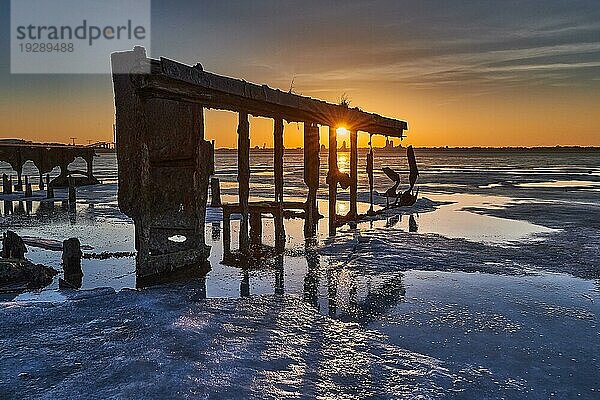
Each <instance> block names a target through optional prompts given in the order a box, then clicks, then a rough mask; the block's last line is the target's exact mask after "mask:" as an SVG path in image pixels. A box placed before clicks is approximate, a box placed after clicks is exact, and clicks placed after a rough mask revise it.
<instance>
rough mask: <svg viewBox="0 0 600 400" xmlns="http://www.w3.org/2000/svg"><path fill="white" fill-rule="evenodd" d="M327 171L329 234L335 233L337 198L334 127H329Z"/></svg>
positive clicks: (335, 136)
mask: <svg viewBox="0 0 600 400" xmlns="http://www.w3.org/2000/svg"><path fill="white" fill-rule="evenodd" d="M328 164H329V171H328V173H327V185H328V186H329V234H330V235H335V231H336V229H335V227H336V221H335V220H336V210H335V207H336V200H337V175H338V163H337V133H336V131H335V127H333V126H330V127H329V160H328Z"/></svg>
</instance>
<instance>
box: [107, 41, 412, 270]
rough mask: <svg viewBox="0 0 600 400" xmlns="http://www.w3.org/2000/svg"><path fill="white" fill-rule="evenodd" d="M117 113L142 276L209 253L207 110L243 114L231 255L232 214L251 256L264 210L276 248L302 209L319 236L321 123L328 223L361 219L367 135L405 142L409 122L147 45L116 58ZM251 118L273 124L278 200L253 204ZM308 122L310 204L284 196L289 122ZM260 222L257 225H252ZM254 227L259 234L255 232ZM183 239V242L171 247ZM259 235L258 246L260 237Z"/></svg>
mask: <svg viewBox="0 0 600 400" xmlns="http://www.w3.org/2000/svg"><path fill="white" fill-rule="evenodd" d="M112 68H113V83H114V93H115V107H116V148H117V157H118V161H119V206H120V208H121V209H122V210H123V212H124V213H125V214H127V215H129V216H131V217H132V218H133V219H134V221H135V225H136V248H137V250H138V268H137V273H138V277H145V276H150V275H153V274H158V273H165V272H167V273H168V272H169V271H171V270H172V269H173V268H175V267H181V266H184V265H186V264H190V263H194V262H197V261H198V260H199V259H201V258H203V257H206V256H207V254H208V253H207V250H206V249H205V242H204V216H205V207H206V202H207V194H208V193H207V189H208V183H209V178H210V175H211V174H212V173H213V168H214V166H213V158H212V157H213V152H214V148H213V146H212V144H211V143H210V142H207V141H205V140H204V129H203V128H204V127H203V110H204V108H207V109H219V110H228V111H233V112H237V113H238V116H239V119H238V120H239V123H238V128H237V134H238V182H239V192H238V195H239V201H238V203H236V204H223V205H222V208H223V241H224V243H225V248H226V250H227V251H228V252H230V251H231V249H230V248H229V243H230V240H231V238H230V232H231V231H230V226H229V225H230V216H231V214H234V213H236V214H240V215H241V221H240V230H239V247H240V249H239V251H240V252H241V253H242V254H248V252H249V250H250V247H251V245H252V242H253V241H254V242H256V241H257V240H260V232H259V231H257V230H259V229H260V228H259V225H261V223H260V220H261V217H262V215H263V214H271V215H273V217H274V218H275V225H276V232H278V234H276V239H275V240H276V246H275V247H276V248H277V247H280V248H281V246H282V241H283V242H285V236H284V235H283V234H282V232H283V214H284V212H285V211H288V210H297V211H299V212H301V213H302V215H303V217H304V218H305V233H306V235H307V236H311V235H314V234H315V230H316V224H317V221H318V218H319V217H320V214H319V210H318V207H317V191H318V188H319V167H320V159H319V150H320V146H319V126H328V127H329V162H328V164H329V172H328V174H327V184H328V185H329V227H330V232H331V233H335V228H336V226H338V224H339V223H340V221H344V220H348V219H352V218H356V217H357V216H358V213H357V185H358V170H357V166H358V151H357V150H358V131H362V132H366V133H369V134H371V135H372V134H381V135H386V136H391V137H398V138H402V137H403V133H404V131H405V130H406V129H407V124H406V122H404V121H400V120H395V119H391V118H386V117H382V116H380V115H377V114H371V113H367V112H365V111H362V110H360V109H358V108H349V107H347V106H344V105H337V104H331V103H327V102H324V101H321V100H316V99H313V98H310V97H305V96H300V95H296V94H293V93H290V92H283V91H281V90H278V89H272V88H270V87H268V86H266V85H256V84H252V83H248V82H246V81H244V80H239V79H233V78H229V77H225V76H221V75H217V74H213V73H210V72H206V71H204V70H203V68H202V66H201V65H200V64H197V65H195V66H188V65H185V64H182V63H179V62H176V61H173V60H169V59H166V58H161V59H158V60H157V59H149V58H147V57H146V51H145V49H144V48H142V47H136V48H134V49H133V51H128V52H121V53H114V54H113V55H112ZM249 115H252V116H255V117H266V118H271V119H273V121H274V131H273V138H274V158H273V165H274V181H275V193H274V200H273V201H271V202H258V203H252V202H250V201H249V193H250V183H249V182H250V158H249V156H250V129H249V121H248V118H249ZM284 120H285V121H287V122H301V123H303V126H304V182H305V183H306V185H307V187H308V195H307V199H306V201H305V202H288V201H285V200H284V198H283V193H284V191H283V186H284V181H283V153H284V147H283V123H284ZM339 127H345V128H346V129H348V130H349V131H350V150H351V152H350V175H349V176H348V175H346V174H342V173H341V172H340V171H339V169H338V163H337V137H336V135H337V133H336V129H337V128H339ZM338 185H342V186H343V187H347V186H350V211H349V215H346V216H338V215H337V213H336V199H337V187H338ZM251 220H252V223H251ZM249 230H250V231H253V232H252V235H250V232H249ZM175 235H178V236H182V237H183V239H184V240H182V241H181V240H180V241H177V242H173V241H169V240H168V239H169V238H172V237H174V236H175ZM251 236H252V238H253V240H252V241H251Z"/></svg>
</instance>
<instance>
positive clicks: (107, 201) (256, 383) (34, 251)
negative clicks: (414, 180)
mask: <svg viewBox="0 0 600 400" xmlns="http://www.w3.org/2000/svg"><path fill="white" fill-rule="evenodd" d="M344 155H345V154H344V153H342V155H341V156H340V157H341V158H340V162H341V164H342V165H341V167H342V169H343V168H344V165H345V164H344V163H347V161H348V160H347V159H345V158H344ZM111 157H112V158H111ZM271 157H272V156H271V155H270V154H267V153H261V152H253V153H252V165H253V170H252V180H251V182H252V188H251V195H252V196H253V199H264V198H271V197H272V193H273V187H272V180H273V177H272V168H271V165H272V161H271ZM217 158H218V160H217V166H218V170H217V173H218V175H219V177H220V178H221V181H222V182H223V184H222V192H223V198H224V199H226V200H232V201H234V200H235V195H236V193H237V183H236V182H235V179H236V173H237V171H236V168H235V163H236V156H235V153H233V152H217ZM346 158H347V157H346ZM417 159H418V161H419V163H420V169H421V172H422V173H421V177H420V185H421V198H420V199H419V201H418V202H417V204H416V205H415V206H414V207H410V208H403V209H395V210H389V211H388V212H386V214H384V215H382V216H381V218H378V219H374V220H367V221H365V222H361V223H359V224H358V225H357V227H356V229H350V228H348V227H347V226H346V227H344V228H342V229H340V230H339V232H338V234H337V235H336V236H335V237H328V236H327V220H326V219H323V220H321V221H320V224H319V232H318V235H319V236H318V237H317V240H316V242H305V241H304V238H303V234H302V221H299V220H288V221H286V233H287V242H286V252H285V254H284V255H283V256H281V257H276V258H275V259H273V260H270V261H269V262H267V263H265V264H261V265H257V266H255V267H254V268H252V269H250V270H248V271H242V270H240V269H238V268H234V267H228V266H224V265H222V264H220V260H221V258H222V247H221V239H222V231H221V229H222V228H221V224H220V219H221V214H220V212H219V211H218V210H215V209H210V208H209V210H208V214H207V226H206V233H207V235H206V236H207V242H208V244H209V245H210V246H211V247H212V249H211V256H210V261H211V268H212V269H211V270H210V271H209V273H208V274H207V275H206V276H204V277H198V279H197V280H196V281H194V282H190V283H188V284H186V285H184V286H165V287H159V288H154V289H151V290H141V291H136V290H129V289H125V288H134V287H135V260H134V258H133V257H122V258H108V259H105V260H99V259H85V260H84V261H83V269H84V280H83V288H84V290H81V291H77V292H69V291H58V290H56V289H57V283H56V282H55V283H54V284H53V285H52V286H50V287H49V288H47V289H46V290H43V291H39V292H29V293H23V294H20V295H19V296H16V297H15V296H4V297H2V298H0V326H2V329H1V330H0V359H1V360H2V362H1V365H0V398H8V399H20V398H93V397H100V398H165V397H183V398H283V397H289V398H315V397H317V398H357V397H361V398H407V399H412V398H423V399H429V398H465V399H471V398H511V399H522V398H534V399H547V398H552V397H555V398H587V399H596V398H598V397H599V396H600V393H599V390H600V384H599V382H600V372H599V371H600V365H599V364H600V362H599V361H598V354H600V325H599V324H598V319H599V318H600V315H599V312H600V310H599V306H598V304H599V302H600V270H599V267H600V202H599V201H598V195H597V191H596V190H595V189H597V188H598V185H600V157H599V155H598V154H597V152H595V151H587V152H586V151H558V150H554V151H552V150H548V151H529V152H517V151H504V152H502V151H480V152H477V151H471V152H468V151H462V150H460V151H459V150H446V151H441V150H440V151H417ZM360 160H361V164H359V170H360V173H361V176H360V181H361V182H362V183H361V186H360V188H359V199H360V201H361V203H360V204H359V210H361V211H365V210H366V209H367V208H368V204H367V202H368V193H367V188H366V187H365V186H364V185H365V183H366V177H365V176H363V175H362V173H363V171H364V165H363V164H362V163H364V155H363V154H362V152H361V154H360ZM375 160H376V163H378V164H377V165H376V169H377V170H378V171H380V167H381V166H383V165H387V166H391V167H393V168H394V169H396V170H400V171H402V172H403V173H406V171H405V170H406V166H405V165H404V163H405V159H404V158H403V157H400V156H398V155H397V154H393V153H379V154H378V153H376V156H375ZM321 163H322V165H326V156H325V157H323V155H322V160H321ZM285 165H286V170H285V176H286V178H285V181H286V188H285V189H286V191H285V195H286V198H287V199H302V198H303V197H304V196H305V194H306V189H305V187H304V185H303V183H302V180H303V176H302V167H301V165H302V155H301V153H299V152H294V151H287V152H286V159H285ZM95 166H96V169H97V171H96V172H97V175H98V176H99V177H100V179H101V180H102V181H103V184H102V185H96V186H90V187H87V188H82V189H80V190H78V205H77V210H76V212H74V213H73V212H68V210H66V209H64V208H63V207H61V205H60V202H56V203H55V204H53V205H52V206H51V207H49V206H48V205H44V206H42V203H40V202H39V201H32V202H25V201H19V199H18V198H13V199H11V200H12V201H11V202H10V204H8V203H9V201H4V205H3V207H0V213H1V217H0V227H1V228H2V229H6V228H10V229H13V230H15V231H17V233H19V234H20V235H24V236H32V237H39V238H47V239H53V240H59V241H62V240H63V239H65V238H67V237H71V236H77V237H79V238H80V240H81V242H82V243H83V244H86V245H89V246H91V247H92V248H93V249H90V250H85V252H86V253H90V254H92V253H103V252H107V253H111V252H117V251H118V252H132V251H134V240H133V238H134V231H133V225H132V222H131V220H129V218H127V217H125V216H124V215H122V214H121V213H120V212H119V210H118V206H117V199H116V191H117V185H116V169H115V163H114V156H111V155H102V157H99V158H98V159H97V160H96V164H95ZM4 170H6V166H3V165H0V173H1V172H3V171H4ZM30 173H31V175H33V176H35V175H36V173H35V171H31V172H30ZM321 173H322V176H321V179H322V181H323V182H321V191H320V192H319V195H320V200H319V209H320V211H321V213H322V214H324V215H326V214H327V204H326V203H327V202H326V201H325V194H326V190H327V189H326V185H325V184H324V178H325V176H324V174H325V168H322V169H321ZM34 183H35V180H34ZM375 183H376V185H375V189H376V191H378V192H383V191H385V189H386V188H387V187H388V186H391V184H390V183H389V182H388V181H387V180H386V178H385V176H384V175H383V174H382V173H380V172H377V173H376V176H375ZM58 195H59V196H64V193H58ZM347 199H348V194H347V192H342V193H340V202H339V204H338V207H339V208H338V210H339V211H340V212H342V211H343V210H344V207H347ZM376 202H377V204H378V205H382V204H385V200H384V199H382V198H381V197H379V196H376ZM376 207H377V206H376ZM237 229H238V222H237V221H233V222H232V239H233V240H232V246H233V247H234V248H235V247H236V246H237ZM263 230H264V242H265V243H267V244H270V243H272V242H273V221H272V220H271V219H268V218H265V219H264V228H263ZM27 255H28V257H29V258H30V259H32V260H33V261H35V262H42V263H45V264H47V265H50V266H54V267H55V268H60V253H59V252H56V251H49V250H44V249H40V248H34V247H29V253H28V254H27ZM102 287H105V288H102ZM106 287H108V288H106ZM242 287H247V291H246V290H244V291H242ZM246 292H249V297H244V298H240V295H242V294H244V295H245V294H246Z"/></svg>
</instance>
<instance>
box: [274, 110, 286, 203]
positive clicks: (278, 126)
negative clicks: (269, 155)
mask: <svg viewBox="0 0 600 400" xmlns="http://www.w3.org/2000/svg"><path fill="white" fill-rule="evenodd" d="M273 147H274V149H273V174H274V178H275V179H274V180H275V201H278V202H282V201H283V154H284V147H283V119H282V118H275V120H274V122H273Z"/></svg>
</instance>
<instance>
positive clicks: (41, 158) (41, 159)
mask: <svg viewBox="0 0 600 400" xmlns="http://www.w3.org/2000/svg"><path fill="white" fill-rule="evenodd" d="M95 155H96V151H95V149H94V148H93V147H86V146H67V145H60V144H46V143H27V142H24V143H1V142H0V161H5V162H7V163H9V164H10V166H11V167H12V169H14V170H15V171H16V172H17V182H16V184H15V187H16V189H17V191H22V190H23V187H24V185H23V165H24V164H25V163H26V162H27V161H32V162H33V164H34V165H35V166H36V168H37V169H38V174H39V182H40V186H41V187H40V189H42V188H43V187H44V183H43V176H44V174H47V173H49V172H52V170H53V169H54V168H55V167H59V168H60V174H59V175H58V176H57V177H56V178H54V179H53V180H52V182H51V184H52V186H54V187H67V186H68V180H69V177H70V176H72V175H80V176H77V178H76V180H75V182H76V184H77V185H95V184H97V183H99V182H98V180H97V179H96V178H95V177H94V174H93V162H94V156H95ZM77 157H81V158H83V159H84V160H85V162H86V163H87V170H86V171H77V170H69V168H68V166H69V164H70V163H72V162H73V161H75V159H76V158H77ZM5 190H6V189H5ZM5 193H6V191H5Z"/></svg>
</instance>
